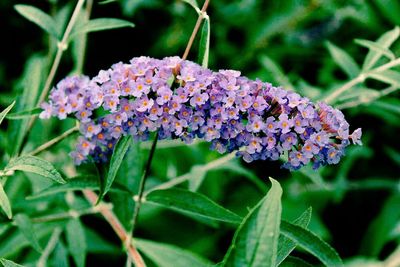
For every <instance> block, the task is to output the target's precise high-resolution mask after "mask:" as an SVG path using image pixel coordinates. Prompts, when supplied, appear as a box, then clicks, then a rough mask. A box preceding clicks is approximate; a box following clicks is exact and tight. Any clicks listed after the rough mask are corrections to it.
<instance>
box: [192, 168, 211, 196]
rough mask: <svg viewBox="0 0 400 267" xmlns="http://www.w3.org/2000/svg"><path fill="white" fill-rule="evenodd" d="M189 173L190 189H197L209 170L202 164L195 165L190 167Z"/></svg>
mask: <svg viewBox="0 0 400 267" xmlns="http://www.w3.org/2000/svg"><path fill="white" fill-rule="evenodd" d="M189 175H190V176H191V178H190V179H189V190H190V191H197V190H198V189H199V187H200V185H201V184H202V183H203V181H204V178H205V177H206V175H207V170H205V169H204V168H203V167H202V166H201V165H195V166H193V167H192V168H191V169H190V173H189Z"/></svg>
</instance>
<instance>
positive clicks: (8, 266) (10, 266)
mask: <svg viewBox="0 0 400 267" xmlns="http://www.w3.org/2000/svg"><path fill="white" fill-rule="evenodd" d="M0 263H1V264H3V266H4V267H24V266H23V265H20V264H18V263H15V262H13V261H10V260H6V259H4V258H0Z"/></svg>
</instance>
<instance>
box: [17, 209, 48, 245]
mask: <svg viewBox="0 0 400 267" xmlns="http://www.w3.org/2000/svg"><path fill="white" fill-rule="evenodd" d="M14 221H15V223H16V224H17V226H18V228H19V230H20V231H21V233H22V234H23V235H24V236H25V238H26V240H28V242H29V243H30V244H31V246H32V247H33V248H34V249H35V250H36V251H38V252H42V247H41V246H40V244H39V241H38V239H37V237H36V234H35V229H34V228H33V225H32V222H31V220H30V219H29V217H28V216H26V215H25V214H22V213H20V214H17V215H16V216H15V217H14Z"/></svg>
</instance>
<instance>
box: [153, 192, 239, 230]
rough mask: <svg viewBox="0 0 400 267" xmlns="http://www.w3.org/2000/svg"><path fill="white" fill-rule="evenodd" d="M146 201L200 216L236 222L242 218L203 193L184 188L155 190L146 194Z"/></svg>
mask: <svg viewBox="0 0 400 267" xmlns="http://www.w3.org/2000/svg"><path fill="white" fill-rule="evenodd" d="M146 202H151V203H154V204H157V205H161V206H163V207H165V208H169V209H172V210H176V211H178V212H182V213H188V214H190V215H195V216H199V217H202V218H207V219H212V220H216V221H223V222H228V223H233V224H238V223H240V221H241V220H242V218H241V217H240V216H239V215H237V214H235V213H233V212H231V211H229V210H227V209H225V208H224V207H221V206H220V205H218V204H217V203H215V202H214V201H212V200H211V199H209V198H207V197H206V196H205V195H202V194H199V193H195V192H191V191H188V190H184V189H177V188H172V189H166V190H155V191H152V192H150V193H149V194H148V195H147V196H146Z"/></svg>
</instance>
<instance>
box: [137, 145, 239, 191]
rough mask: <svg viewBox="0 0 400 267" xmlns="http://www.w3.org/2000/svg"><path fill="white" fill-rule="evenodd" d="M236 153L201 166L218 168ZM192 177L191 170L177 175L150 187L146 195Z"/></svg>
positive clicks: (204, 168)
mask: <svg viewBox="0 0 400 267" xmlns="http://www.w3.org/2000/svg"><path fill="white" fill-rule="evenodd" d="M235 154H236V152H233V153H230V154H228V155H226V156H224V157H221V158H218V159H216V160H213V161H211V162H209V163H207V164H206V165H204V166H202V167H201V168H202V169H203V170H204V171H208V170H211V169H214V168H216V167H218V166H221V165H223V164H225V163H227V162H229V161H230V160H232V159H233V158H235ZM190 177H191V175H190V172H188V173H185V174H183V175H181V176H178V177H176V178H174V179H172V180H170V181H168V182H166V183H163V184H160V185H158V186H155V187H153V188H151V189H149V190H148V191H146V192H145V193H144V196H146V195H148V194H149V193H150V192H152V191H154V190H160V189H167V188H171V187H174V186H175V185H178V184H181V183H183V182H186V181H187V180H189V179H190Z"/></svg>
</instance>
